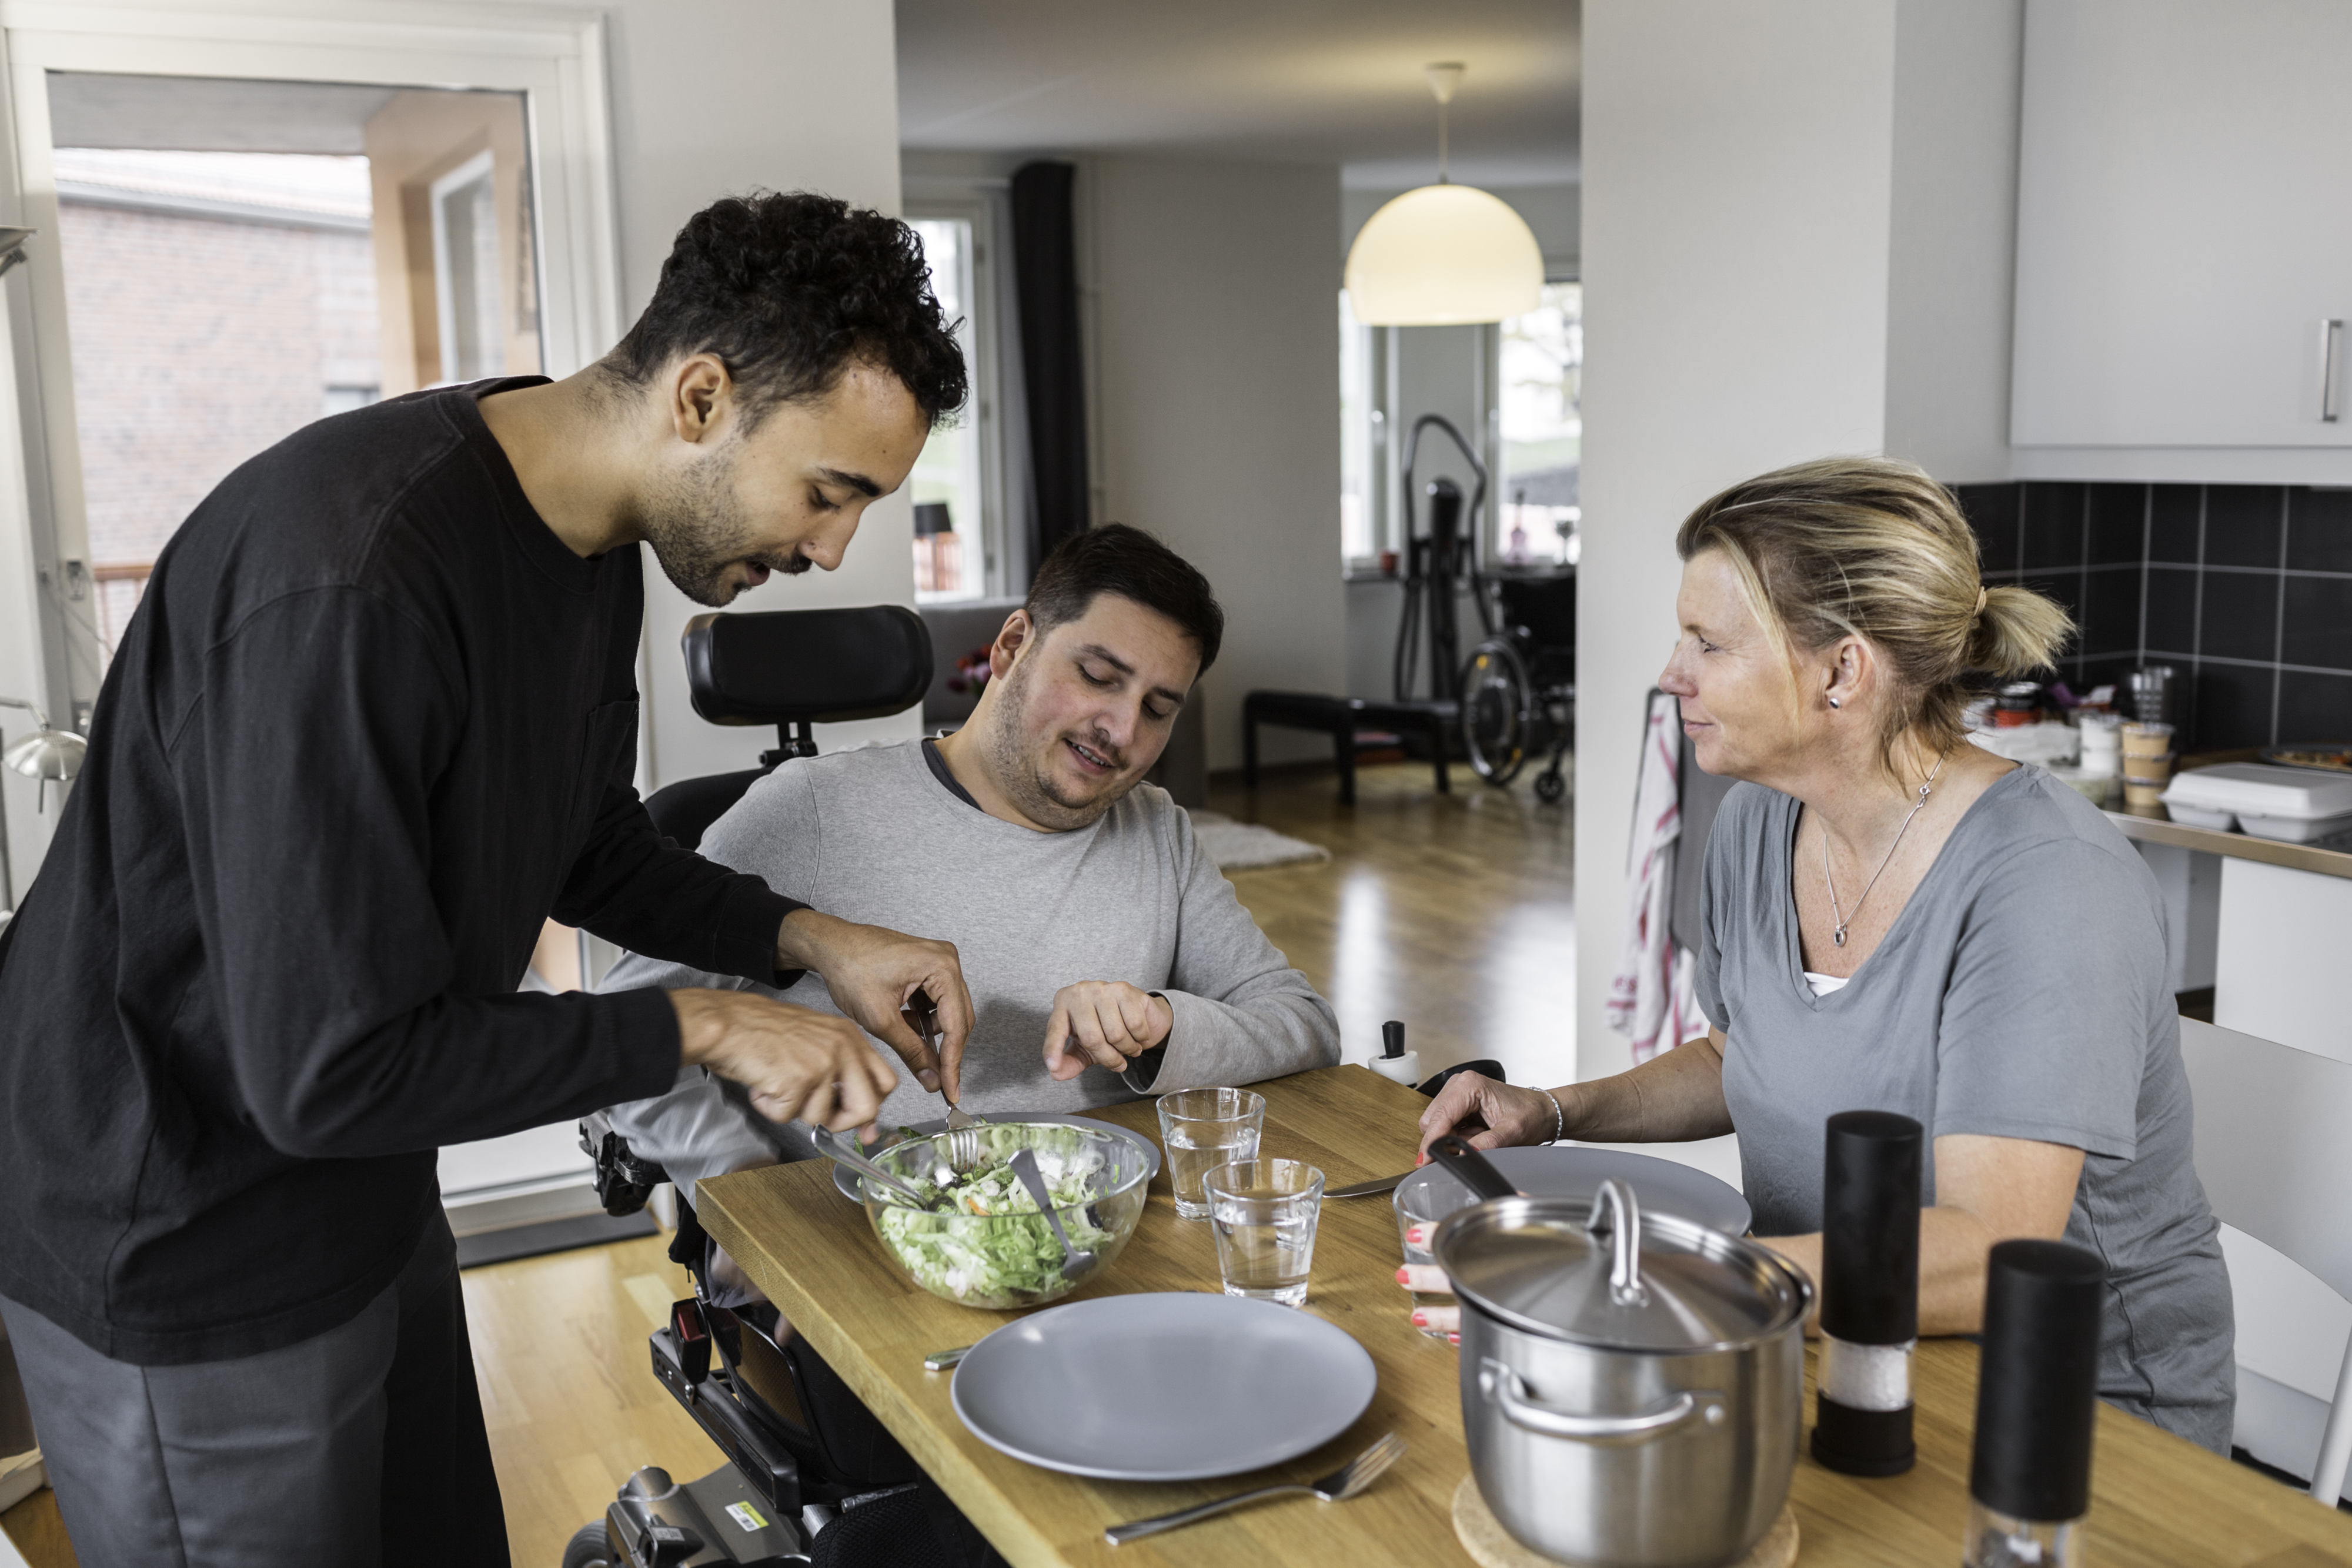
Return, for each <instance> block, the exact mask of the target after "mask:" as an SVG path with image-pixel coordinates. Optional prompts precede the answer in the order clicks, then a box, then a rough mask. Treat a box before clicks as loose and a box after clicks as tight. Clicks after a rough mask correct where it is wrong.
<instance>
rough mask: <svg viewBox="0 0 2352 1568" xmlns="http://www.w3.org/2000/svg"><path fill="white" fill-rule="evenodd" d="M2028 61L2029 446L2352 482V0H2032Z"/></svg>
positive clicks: (2025, 408)
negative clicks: (2238, 460) (2248, 455)
mask: <svg viewBox="0 0 2352 1568" xmlns="http://www.w3.org/2000/svg"><path fill="white" fill-rule="evenodd" d="M2023 70H2024V76H2023V89H2022V98H2021V127H2020V153H2019V172H2018V225H2017V293H2016V318H2015V332H2016V339H2015V353H2014V357H2013V360H2012V383H2011V441H2012V443H2013V444H2015V445H2016V446H2018V447H2021V448H2062V449H2076V450H2078V451H2079V450H2081V449H2086V448H2142V449H2147V448H2156V449H2162V448H2195V449H2204V450H2208V451H2210V450H2214V449H2239V450H2242V451H2253V452H2257V453H2260V452H2268V453H2271V454H2273V456H2272V458H2271V459H2270V461H2269V463H2268V465H2267V466H2263V465H2259V464H2258V465H2257V467H2256V468H2255V469H2254V470H2249V469H2247V468H2245V467H2243V466H2241V467H2238V468H2236V469H2231V467H2230V466H2229V465H2226V464H2225V465H2218V466H2216V465H2207V466H2206V467H2205V468H2202V469H2200V470H2198V471H2197V474H2198V475H2199V476H2205V477H2210V478H2215V479H2227V478H2235V477H2256V476H2268V477H2272V478H2277V479H2288V480H2295V479H2301V480H2304V481H2305V482H2315V481H2316V482H2325V481H2326V479H2328V478H2330V477H2337V476H2341V478H2352V377H2347V361H2352V336H2347V332H2352V202H2347V201H2346V200H2344V199H2343V184H2344V179H2345V172H2346V170H2347V169H2352V115H2347V114H2346V113H2344V111H2343V88H2344V83H2345V82H2346V81H2347V79H2352V5H2344V4H2342V3H2341V0H2255V3H2252V4H2247V3H2244V0H2027V5H2026V17H2025V45H2024V62H2023ZM2331 323H2333V325H2332V326H2331V325H2330V324H2331ZM2298 448H2300V449H2305V455H2303V456H2302V458H2301V459H2300V460H2299V461H2298V460H2297V459H2296V458H2295V457H2294V455H2293V454H2292V452H2291V450H2290V449H2298ZM2022 456H2023V457H2024V462H2023V463H2022V464H2021V472H2023V471H2028V470H2031V469H2032V468H2034V467H2035V464H2034V462H2033V460H2032V455H2030V454H2024V455H2022ZM2044 466H2046V464H2045V465H2044ZM2074 469H2075V470H2076V471H2074V472H2073V473H2072V475H2071V476H2073V477H2077V478H2095V477H2115V478H2138V477H2145V478H2170V477H2186V476H2190V475H2189V474H2186V473H2183V472H2181V471H2179V470H2177V469H2176V470H2174V471H2170V472H2168V471H2165V470H2163V469H2161V468H2153V469H2152V468H2149V467H2147V465H2145V464H2139V465H2135V464H2133V463H2132V462H2130V461H2129V460H2123V461H2120V462H2111V463H2105V464H2102V463H2100V462H2098V461H2096V460H2091V461H2089V462H2088V463H2087V464H2085V463H2081V462H2078V463H2076V464H2074ZM2093 470H2097V471H2096V472H2094V471H2093ZM2341 478H2339V482H2341Z"/></svg>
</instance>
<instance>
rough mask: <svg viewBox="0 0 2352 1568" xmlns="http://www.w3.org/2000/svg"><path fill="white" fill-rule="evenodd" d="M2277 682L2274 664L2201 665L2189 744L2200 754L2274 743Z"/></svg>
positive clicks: (2198, 671) (2191, 708) (2192, 709)
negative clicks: (2274, 700)
mask: <svg viewBox="0 0 2352 1568" xmlns="http://www.w3.org/2000/svg"><path fill="white" fill-rule="evenodd" d="M2277 681H2278V670H2277V668H2276V667H2275V666H2274V665H2271V664H2215V663H2214V662H2212V661H2211V660H2210V659H2208V660H2204V661H2201V662H2200V663H2199V664H2198V666H2197V685H2196V688H2195V691H2194V693H2193V695H2192V699H2191V703H2190V707H2189V711H2190V713H2191V714H2192V719H2191V731H2192V737H2191V739H2190V741H2189V744H2190V745H2191V746H2192V747H2195V748H2196V749H2198V750H2200V751H2221V750H2227V749H2230V748H2232V747H2241V746H2268V745H2269V744H2271V708H2272V700H2271V699H2272V692H2273V687H2274V686H2275V685H2276V684H2277Z"/></svg>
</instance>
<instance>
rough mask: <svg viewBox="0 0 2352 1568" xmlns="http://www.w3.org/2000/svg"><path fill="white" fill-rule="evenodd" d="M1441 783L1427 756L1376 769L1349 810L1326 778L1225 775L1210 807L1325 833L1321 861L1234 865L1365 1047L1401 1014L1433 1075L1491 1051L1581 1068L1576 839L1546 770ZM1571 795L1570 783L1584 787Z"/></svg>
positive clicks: (1256, 909) (1354, 1041)
mask: <svg viewBox="0 0 2352 1568" xmlns="http://www.w3.org/2000/svg"><path fill="white" fill-rule="evenodd" d="M1453 777H1454V789H1453V792H1452V793H1451V794H1446V795H1440V794H1438V793H1437V792H1436V791H1435V790H1434V789H1432V788H1431V782H1430V771H1429V769H1428V768H1423V767H1419V766H1405V765H1399V766H1394V767H1382V768H1366V769H1364V770H1363V772H1362V773H1361V774H1360V776H1359V778H1358V780H1357V788H1356V794H1357V803H1356V804H1355V805H1354V806H1353V807H1347V806H1342V805H1340V804H1339V800H1338V799H1337V797H1336V795H1335V793H1334V791H1333V789H1332V785H1331V781H1330V779H1329V778H1328V776H1327V775H1315V774H1307V775H1295V776H1292V777H1288V778H1283V779H1274V780H1270V781H1269V782H1268V783H1267V784H1266V785H1265V786H1263V787H1261V788H1260V789H1258V790H1257V791H1256V793H1255V796H1253V795H1252V794H1251V793H1250V791H1248V790H1246V789H1243V788H1242V786H1241V785H1240V783H1239V782H1238V781H1228V780H1225V779H1219V781H1218V782H1217V783H1215V784H1214V785H1213V787H1212V788H1211V789H1210V794H1209V804H1210V805H1211V806H1212V807H1213V808H1214V809H1216V810H1221V811H1224V812H1226V813H1228V814H1230V815H1232V816H1234V817H1238V818H1240V819H1242V820H1243V821H1255V822H1262V823H1264V824H1265V826H1267V827H1270V828H1273V829H1276V831H1281V832H1285V833H1288V834H1291V835H1292V836H1294V837H1296V838H1301V839H1306V840H1307V841H1310V842H1313V843H1318V844H1321V845H1323V846H1324V847H1325V848H1327V849H1328V850H1329V851H1330V852H1331V860H1330V862H1329V863H1328V864H1326V865H1321V866H1307V867H1295V866H1283V867H1276V868H1274V869H1271V870H1266V871H1244V872H1237V873H1234V878H1233V881H1234V887H1235V888H1236V889H1237V890H1239V892H1240V894H1241V897H1242V902H1243V903H1244V904H1247V905H1248V906H1249V911H1250V913H1251V914H1252V915H1255V916H1256V917H1257V922H1258V924H1259V925H1261V926H1263V927H1265V932H1266V935H1267V936H1271V937H1273V938H1274V944H1275V946H1277V947H1279V948H1281V949H1282V950H1283V952H1284V953H1285V954H1286V955H1288V956H1289V958H1290V961H1291V962H1292V963H1293V964H1295V965H1297V967H1299V968H1300V969H1301V970H1303V971H1304V972H1305V973H1306V975H1307V978H1308V979H1310V980H1312V981H1313V982H1314V983H1315V986H1316V988H1317V989H1318V990H1320V991H1321V992H1322V993H1323V994H1324V995H1325V996H1326V997H1328V998H1330V999H1331V1002H1332V1004H1333V1006H1335V1007H1336V1008H1338V1009H1339V1031H1340V1039H1341V1042H1342V1049H1343V1050H1344V1051H1346V1053H1347V1059H1348V1060H1349V1061H1359V1060H1360V1059H1362V1058H1363V1057H1365V1056H1368V1055H1371V1054H1373V1053H1375V1052H1377V1051H1378V1050H1379V1049H1380V1039H1381V1033H1380V1030H1381V1022H1382V1020H1384V1019H1402V1020H1403V1021H1404V1024H1405V1042H1406V1044H1407V1045H1409V1046H1410V1047H1412V1049H1413V1050H1416V1051H1419V1052H1420V1053H1421V1059H1422V1070H1423V1072H1434V1071H1437V1070H1438V1069H1439V1068H1441V1067H1444V1066H1447V1065H1449V1064H1450V1063H1453V1062H1455V1061H1467V1060H1469V1059H1471V1058H1473V1057H1482V1056H1484V1057H1493V1058H1495V1059H1496V1060H1497V1061H1501V1062H1502V1063H1503V1065H1504V1068H1505V1069H1506V1076H1507V1077H1508V1078H1510V1079H1511V1081H1512V1082H1517V1083H1538V1082H1540V1083H1563V1082H1568V1081H1569V1080H1570V1079H1572V1078H1574V1077H1575V1076H1576V995H1575V984H1576V979H1575V977H1576V910H1575V904H1574V900H1573V897H1572V895H1571V888H1570V874H1571V870H1572V865H1573V859H1574V844H1575V835H1574V833H1573V832H1571V831H1570V808H1569V806H1568V805H1566V804H1562V805H1558V806H1547V805H1544V804H1542V803H1541V802H1539V801H1538V800H1536V798H1535V793H1534V791H1533V789H1531V788H1530V784H1531V781H1532V779H1533V777H1534V769H1533V768H1529V769H1528V771H1527V772H1525V773H1523V774H1522V775H1521V776H1520V778H1519V779H1518V780H1517V783H1516V784H1515V785H1514V786H1513V787H1512V788H1510V789H1493V788H1491V787H1489V786H1487V785H1486V784H1484V783H1481V782H1480V781H1479V780H1478V779H1477V778H1476V777H1475V775H1474V774H1472V773H1471V772H1470V770H1469V769H1468V768H1455V769H1454V770H1453ZM1573 798H1574V791H1573V789H1571V790H1570V800H1573Z"/></svg>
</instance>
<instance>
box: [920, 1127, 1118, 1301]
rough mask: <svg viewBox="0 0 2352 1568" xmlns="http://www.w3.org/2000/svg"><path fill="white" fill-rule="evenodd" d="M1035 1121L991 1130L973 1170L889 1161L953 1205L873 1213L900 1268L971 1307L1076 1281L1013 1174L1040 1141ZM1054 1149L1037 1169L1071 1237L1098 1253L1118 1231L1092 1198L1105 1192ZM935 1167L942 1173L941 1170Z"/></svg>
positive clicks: (1051, 1291)
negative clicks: (930, 1169)
mask: <svg viewBox="0 0 2352 1568" xmlns="http://www.w3.org/2000/svg"><path fill="white" fill-rule="evenodd" d="M1035 1131H1036V1129H1034V1127H1029V1128H1024V1127H1021V1126H1018V1125H1008V1126H1003V1127H999V1128H992V1129H990V1134H991V1135H990V1136H989V1138H988V1145H989V1146H988V1149H987V1152H986V1155H985V1156H984V1157H983V1159H982V1162H981V1163H980V1164H978V1165H976V1166H973V1167H972V1168H971V1169H970V1170H966V1171H961V1172H957V1173H955V1174H954V1175H952V1176H945V1177H944V1179H941V1180H937V1181H934V1180H929V1179H926V1178H925V1177H923V1176H918V1175H915V1174H913V1172H912V1171H911V1170H910V1169H909V1167H908V1164H906V1163H904V1162H901V1161H896V1160H894V1161H891V1162H889V1164H890V1167H891V1168H892V1169H894V1170H896V1171H897V1172H898V1173H899V1174H900V1175H902V1176H905V1178H906V1180H907V1182H908V1185H909V1186H912V1187H914V1188H915V1190H916V1191H918V1192H920V1193H923V1194H925V1195H926V1196H927V1197H944V1198H946V1199H947V1200H949V1202H950V1204H951V1205H952V1206H953V1207H952V1208H951V1209H948V1210H942V1211H939V1212H931V1211H926V1210H923V1209H915V1208H902V1207H897V1206H896V1205H895V1204H894V1205H887V1206H884V1207H880V1209H879V1210H878V1212H877V1214H876V1215H875V1228H876V1229H877V1231H878V1232H879V1233H880V1234H881V1237H882V1241H883V1245H885V1246H887V1248H889V1249H890V1251H891V1252H892V1254H893V1255H894V1256H896V1257H897V1259H898V1262H899V1264H900V1266H901V1267H903V1268H904V1269H905V1270H907V1272H908V1275H909V1276H910V1277H911V1278H912V1279H913V1280H914V1281H915V1283H917V1284H919V1285H920V1286H922V1287H923V1288H924V1289H925V1290H927V1291H930V1292H932V1293H933V1294H934V1295H940V1296H945V1297H947V1298H948V1299H950V1301H961V1302H964V1303H966V1304H968V1305H973V1306H1015V1305H1023V1304H1025V1303H1027V1302H1031V1301H1038V1300H1042V1299H1045V1298H1047V1297H1051V1296H1055V1295H1059V1294H1062V1293H1063V1292H1064V1291H1067V1290H1069V1289H1071V1288H1073V1287H1074V1286H1075V1285H1076V1283H1077V1281H1068V1280H1065V1279H1064V1278H1063V1276H1062V1244H1061V1243H1060V1242H1059V1241H1058V1240H1056V1239H1055V1236H1054V1230H1053V1227H1052V1226H1051V1225H1049V1224H1048V1223H1046V1220H1045V1216H1044V1215H1043V1214H1041V1213H1039V1212H1038V1209H1037V1206H1036V1204H1035V1203H1034V1202H1033V1201H1031V1199H1030V1197H1029V1193H1028V1189H1027V1188H1025V1187H1024V1186H1022V1185H1021V1178H1020V1177H1019V1176H1015V1175H1013V1169H1012V1166H1011V1165H1010V1163H1009V1162H1010V1161H1011V1159H1012V1157H1013V1155H1014V1153H1015V1152H1017V1151H1018V1150H1020V1149H1022V1148H1024V1147H1034V1146H1035V1139H1034V1134H1035ZM1058 1164H1059V1162H1057V1161H1055V1160H1053V1159H1052V1158H1050V1156H1049V1157H1048V1158H1047V1159H1045V1160H1043V1161H1040V1162H1039V1165H1040V1170H1039V1174H1040V1176H1042V1177H1043V1179H1044V1181H1045V1190H1046V1193H1047V1195H1048V1196H1049V1197H1052V1198H1053V1200H1054V1207H1055V1208H1057V1209H1059V1210H1061V1211H1062V1225H1063V1228H1065V1229H1066V1230H1067V1231H1068V1232H1069V1234H1070V1244H1071V1245H1072V1246H1073V1247H1076V1248H1077V1249H1080V1250H1087V1249H1092V1250H1096V1251H1101V1250H1103V1249H1105V1248H1107V1247H1108V1246H1110V1245H1111V1244H1112V1243H1113V1242H1114V1241H1115V1240H1116V1238H1115V1237H1114V1236H1113V1235H1112V1233H1111V1232H1109V1231H1108V1230H1106V1229H1103V1228H1101V1227H1100V1226H1099V1225H1097V1224H1096V1223H1094V1217H1093V1216H1092V1215H1091V1214H1090V1212H1089V1210H1088V1207H1087V1206H1088V1204H1089V1203H1090V1202H1092V1201H1093V1200H1094V1199H1095V1198H1096V1197H1097V1196H1098V1193H1097V1189H1096V1186H1095V1182H1094V1180H1093V1179H1092V1178H1094V1177H1096V1176H1098V1175H1099V1173H1098V1172H1097V1171H1076V1170H1072V1169H1070V1168H1069V1167H1068V1166H1061V1168H1060V1169H1058V1170H1056V1169H1055V1168H1053V1167H1055V1166H1056V1165H1058ZM935 1174H938V1173H935Z"/></svg>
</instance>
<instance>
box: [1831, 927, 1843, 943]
mask: <svg viewBox="0 0 2352 1568" xmlns="http://www.w3.org/2000/svg"><path fill="white" fill-rule="evenodd" d="M1830 940H1831V941H1832V942H1835V943H1836V944H1837V945H1838V946H1841V947H1843V946H1845V927H1844V926H1843V925H1841V926H1839V927H1838V928H1837V929H1836V930H1835V931H1832V932H1831V933H1830Z"/></svg>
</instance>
